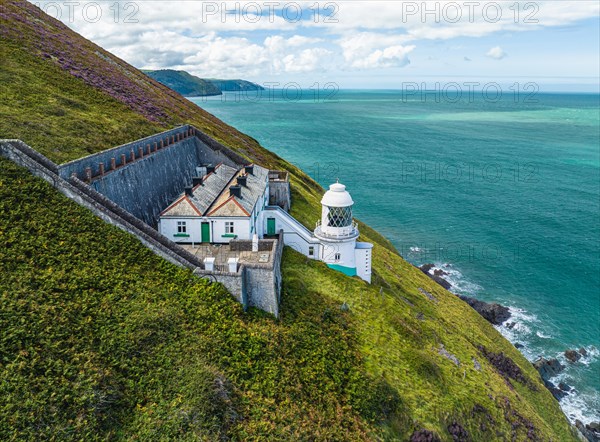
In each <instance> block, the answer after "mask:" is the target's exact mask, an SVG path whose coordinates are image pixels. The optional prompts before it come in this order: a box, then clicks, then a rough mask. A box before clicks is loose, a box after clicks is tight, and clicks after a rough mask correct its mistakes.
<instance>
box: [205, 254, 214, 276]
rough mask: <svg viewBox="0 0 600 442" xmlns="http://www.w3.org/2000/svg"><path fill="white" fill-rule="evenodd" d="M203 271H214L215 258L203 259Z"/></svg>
mask: <svg viewBox="0 0 600 442" xmlns="http://www.w3.org/2000/svg"><path fill="white" fill-rule="evenodd" d="M204 270H206V271H208V272H214V271H215V258H213V257H212V256H207V257H206V258H204Z"/></svg>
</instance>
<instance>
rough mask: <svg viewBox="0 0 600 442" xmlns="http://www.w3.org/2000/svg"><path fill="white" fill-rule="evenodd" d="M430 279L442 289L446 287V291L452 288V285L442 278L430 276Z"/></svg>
mask: <svg viewBox="0 0 600 442" xmlns="http://www.w3.org/2000/svg"><path fill="white" fill-rule="evenodd" d="M429 277H430V278H431V279H433V280H434V281H435V282H437V283H438V284H439V285H441V286H442V287H444V288H445V289H446V290H450V288H451V287H452V284H450V283H449V282H448V281H446V280H445V279H444V278H442V277H441V276H436V275H429Z"/></svg>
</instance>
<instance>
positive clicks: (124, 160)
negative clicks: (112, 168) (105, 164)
mask: <svg viewBox="0 0 600 442" xmlns="http://www.w3.org/2000/svg"><path fill="white" fill-rule="evenodd" d="M125 164H127V157H126V156H125V154H124V153H122V154H121V166H124V165H125Z"/></svg>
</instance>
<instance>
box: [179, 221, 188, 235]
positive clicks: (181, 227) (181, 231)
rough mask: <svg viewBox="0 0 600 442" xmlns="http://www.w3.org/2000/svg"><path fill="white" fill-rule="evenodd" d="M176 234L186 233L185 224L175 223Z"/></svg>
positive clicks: (182, 222)
mask: <svg viewBox="0 0 600 442" xmlns="http://www.w3.org/2000/svg"><path fill="white" fill-rule="evenodd" d="M177 233H187V224H186V222H185V221H177Z"/></svg>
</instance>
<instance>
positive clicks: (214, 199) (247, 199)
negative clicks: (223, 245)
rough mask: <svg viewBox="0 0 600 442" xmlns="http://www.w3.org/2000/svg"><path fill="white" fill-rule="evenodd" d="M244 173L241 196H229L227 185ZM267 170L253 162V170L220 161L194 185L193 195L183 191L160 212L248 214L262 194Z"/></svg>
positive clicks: (205, 214) (168, 214)
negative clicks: (236, 167) (249, 171)
mask: <svg viewBox="0 0 600 442" xmlns="http://www.w3.org/2000/svg"><path fill="white" fill-rule="evenodd" d="M244 175H245V176H246V186H241V192H242V196H241V197H236V196H231V195H230V192H229V188H230V187H231V186H234V185H237V177H238V176H244ZM268 180H269V170H268V169H265V168H264V167H261V166H256V165H255V166H253V173H252V174H250V173H248V174H246V173H245V169H244V168H241V169H239V170H236V169H235V168H233V167H230V166H227V165H226V164H220V165H218V166H217V167H216V168H215V171H214V172H212V173H210V174H208V175H207V176H206V177H204V180H203V182H202V184H200V185H198V186H195V187H194V189H193V191H192V195H190V196H188V195H186V194H185V193H184V194H182V195H181V196H180V197H179V198H177V200H175V202H173V204H171V205H170V206H169V207H167V208H166V209H165V210H164V211H163V212H162V213H161V216H185V217H189V216H250V214H251V213H252V210H253V209H254V206H255V205H256V202H257V201H258V199H259V198H260V197H261V196H262V195H263V194H264V192H265V189H266V186H267V183H268Z"/></svg>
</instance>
